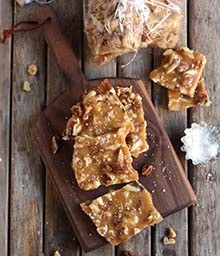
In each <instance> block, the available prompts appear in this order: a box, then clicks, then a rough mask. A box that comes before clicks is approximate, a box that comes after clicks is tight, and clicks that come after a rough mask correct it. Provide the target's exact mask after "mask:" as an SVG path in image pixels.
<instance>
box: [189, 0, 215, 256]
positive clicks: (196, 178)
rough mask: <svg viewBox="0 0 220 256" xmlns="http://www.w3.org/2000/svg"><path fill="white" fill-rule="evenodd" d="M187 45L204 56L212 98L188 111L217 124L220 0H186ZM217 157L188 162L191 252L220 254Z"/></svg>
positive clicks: (193, 118)
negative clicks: (194, 198)
mask: <svg viewBox="0 0 220 256" xmlns="http://www.w3.org/2000/svg"><path fill="white" fill-rule="evenodd" d="M189 17H190V20H189V21H190V23H189V44H190V47H191V48H192V49H195V50H197V51H200V52H201V53H203V54H204V55H206V58H207V64H206V66H205V70H204V77H205V82H206V85H207V89H208V91H209V94H210V98H211V100H212V105H211V106H210V107H209V108H198V109H195V110H193V111H191V112H190V121H191V122H200V121H202V120H204V121H206V122H211V123H213V124H215V125H217V126H220V111H219V110H220V108H219V102H220V87H219V80H220V66H219V59H220V48H219V45H220V23H219V17H220V9H219V1H218V0H214V1H211V2H208V1H205V0H201V1H199V2H198V1H195V0H191V1H189ZM219 164H220V161H219V159H218V160H216V161H215V162H213V163H211V164H209V165H207V166H197V167H195V166H192V165H190V175H191V180H192V183H193V187H194V189H195V191H196V193H197V195H198V204H197V205H196V206H195V207H193V209H192V211H191V216H190V217H191V222H190V224H191V225H190V253H191V255H201V256H205V255H220V244H219V242H218V241H219V237H220V230H219V228H218V227H219V225H220V217H219V216H220V204H219V198H220V186H219V184H220V174H219Z"/></svg>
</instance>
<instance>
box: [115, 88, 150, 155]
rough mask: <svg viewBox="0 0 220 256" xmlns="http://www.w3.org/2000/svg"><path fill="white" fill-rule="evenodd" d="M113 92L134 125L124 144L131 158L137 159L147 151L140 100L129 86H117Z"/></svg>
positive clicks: (144, 124) (145, 123)
mask: <svg viewBox="0 0 220 256" xmlns="http://www.w3.org/2000/svg"><path fill="white" fill-rule="evenodd" d="M115 90H116V94H117V95H118V97H119V99H120V101H121V103H122V104H123V106H124V108H125V111H126V113H127V114H128V116H129V118H130V120H131V121H132V123H133V124H134V127H135V128H134V131H132V132H130V133H129V134H128V136H127V138H126V142H127V145H128V147H129V149H130V152H131V154H132V156H133V157H138V156H139V154H140V153H142V152H144V151H147V150H148V148H149V146H148V144H147V138H146V127H147V122H146V121H145V119H144V110H143V105H142V98H141V96H140V95H139V94H137V93H134V92H133V91H132V87H131V86H130V87H119V86H118V87H116V89H115Z"/></svg>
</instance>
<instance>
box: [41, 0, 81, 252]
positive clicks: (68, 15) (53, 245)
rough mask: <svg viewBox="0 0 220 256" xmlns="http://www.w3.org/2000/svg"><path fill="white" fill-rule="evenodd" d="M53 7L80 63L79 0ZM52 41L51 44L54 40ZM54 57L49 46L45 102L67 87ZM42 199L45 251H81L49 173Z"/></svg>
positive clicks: (62, 2)
mask: <svg viewBox="0 0 220 256" xmlns="http://www.w3.org/2000/svg"><path fill="white" fill-rule="evenodd" d="M53 7H54V9H55V10H56V11H57V12H58V14H59V18H60V22H61V24H62V29H63V32H64V34H65V35H66V37H67V40H68V43H70V46H71V47H72V48H73V50H74V52H76V57H77V60H78V62H79V63H80V62H81V56H82V1H80V0H78V1H74V2H73V3H72V4H71V5H70V4H69V3H68V1H58V2H56V3H55V4H53ZM51 43H52V44H53V45H54V41H52V42H51ZM54 57H55V56H54V53H52V52H51V49H49V50H48V63H47V67H48V69H47V70H48V73H47V104H49V103H50V102H51V101H52V100H53V99H54V98H55V97H56V96H58V95H59V94H60V93H61V92H62V91H63V90H64V88H65V87H66V84H65V79H64V76H63V74H62V70H59V69H58V66H57V63H56V61H55V58H54ZM61 61H62V60H61ZM61 66H62V64H61V63H60V64H59V67H60V68H61ZM71 66H72V65H71ZM71 66H70V68H71ZM45 201H46V203H45V254H46V255H52V253H53V252H54V251H55V250H58V251H59V252H60V254H61V255H62V256H65V255H66V256H78V255H79V254H80V248H79V245H78V241H77V239H76V237H75V234H74V232H73V230H72V227H71V225H70V223H69V220H68V218H67V215H66V213H65V211H64V208H63V206H62V204H61V202H60V199H59V198H58V195H57V193H56V191H55V189H54V186H53V184H52V182H51V180H50V178H49V176H48V174H47V175H46V193H45Z"/></svg>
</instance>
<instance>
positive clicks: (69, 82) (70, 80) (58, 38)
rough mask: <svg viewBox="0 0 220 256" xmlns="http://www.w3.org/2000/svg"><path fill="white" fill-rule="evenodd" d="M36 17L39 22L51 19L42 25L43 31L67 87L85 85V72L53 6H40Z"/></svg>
mask: <svg viewBox="0 0 220 256" xmlns="http://www.w3.org/2000/svg"><path fill="white" fill-rule="evenodd" d="M36 18H37V21H38V22H39V23H42V22H43V21H45V20H46V19H49V22H48V23H47V24H46V25H44V26H43V27H42V31H43V34H44V37H45V39H46V42H47V44H48V46H49V49H50V50H51V51H52V53H53V55H54V57H55V60H56V62H57V64H58V67H59V69H60V71H61V73H62V75H63V78H64V79H65V81H66V86H67V88H71V87H72V86H74V84H81V85H84V84H85V83H86V79H85V77H84V74H83V72H82V70H81V68H80V66H79V63H78V60H77V58H76V56H75V54H74V52H73V50H72V48H71V46H70V44H69V42H68V41H67V39H66V37H65V35H64V34H63V32H62V28H61V25H60V23H59V20H58V18H57V15H56V13H55V11H54V10H53V8H52V7H51V6H48V5H44V6H40V7H39V9H38V11H37V13H36Z"/></svg>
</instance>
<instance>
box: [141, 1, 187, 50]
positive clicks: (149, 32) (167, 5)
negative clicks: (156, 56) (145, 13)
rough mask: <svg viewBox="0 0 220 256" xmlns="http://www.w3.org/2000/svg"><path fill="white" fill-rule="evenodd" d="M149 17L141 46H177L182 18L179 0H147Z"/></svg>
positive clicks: (164, 47)
mask: <svg viewBox="0 0 220 256" xmlns="http://www.w3.org/2000/svg"><path fill="white" fill-rule="evenodd" d="M145 2H146V3H147V5H148V8H149V17H148V19H147V21H146V22H145V23H144V30H143V35H142V41H141V48H145V47H148V45H150V46H157V47H160V48H163V49H166V48H173V47H174V46H176V44H177V41H178V37H179V30H180V21H181V18H182V15H181V10H180V7H179V4H178V3H177V2H178V1H175V0H174V1H167V0H157V1H155V0H147V1H145Z"/></svg>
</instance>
